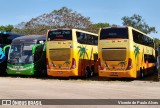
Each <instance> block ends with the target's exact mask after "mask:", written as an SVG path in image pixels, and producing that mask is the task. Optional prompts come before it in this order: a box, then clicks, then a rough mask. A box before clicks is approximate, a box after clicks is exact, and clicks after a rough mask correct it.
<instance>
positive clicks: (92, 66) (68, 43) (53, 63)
mask: <svg viewBox="0 0 160 108" xmlns="http://www.w3.org/2000/svg"><path fill="white" fill-rule="evenodd" d="M47 34H48V35H47V42H46V61H47V74H48V75H49V76H52V77H84V78H87V77H91V76H93V75H94V74H97V73H98V61H97V59H98V34H94V33H90V32H86V31H82V30H78V29H54V30H49V31H48V33H47Z"/></svg>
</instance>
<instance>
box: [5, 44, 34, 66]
mask: <svg viewBox="0 0 160 108" xmlns="http://www.w3.org/2000/svg"><path fill="white" fill-rule="evenodd" d="M33 45H34V44H33V43H23V44H12V45H11V49H10V52H9V57H8V62H10V63H16V64H22V63H23V64H28V63H32V62H33V54H32V47H33Z"/></svg>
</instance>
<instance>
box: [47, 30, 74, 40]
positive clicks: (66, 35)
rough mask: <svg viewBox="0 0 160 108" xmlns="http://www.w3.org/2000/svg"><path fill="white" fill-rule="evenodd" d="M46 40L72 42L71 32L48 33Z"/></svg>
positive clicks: (56, 31) (57, 31) (55, 31)
mask: <svg viewBox="0 0 160 108" xmlns="http://www.w3.org/2000/svg"><path fill="white" fill-rule="evenodd" d="M48 40H72V31H71V30H54V31H49V33H48Z"/></svg>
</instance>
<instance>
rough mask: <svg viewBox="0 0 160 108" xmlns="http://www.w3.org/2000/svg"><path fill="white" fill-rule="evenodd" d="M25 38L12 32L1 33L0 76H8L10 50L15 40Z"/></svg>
mask: <svg viewBox="0 0 160 108" xmlns="http://www.w3.org/2000/svg"><path fill="white" fill-rule="evenodd" d="M20 36H23V35H22V34H16V33H12V32H0V70H1V71H0V75H5V74H6V68H7V58H8V50H9V47H10V44H11V42H12V40H13V39H15V38H17V37H20Z"/></svg>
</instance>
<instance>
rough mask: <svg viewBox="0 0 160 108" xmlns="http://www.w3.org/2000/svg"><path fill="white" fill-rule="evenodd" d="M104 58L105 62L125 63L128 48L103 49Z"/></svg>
mask: <svg viewBox="0 0 160 108" xmlns="http://www.w3.org/2000/svg"><path fill="white" fill-rule="evenodd" d="M102 58H103V60H104V61H125V59H126V48H118V49H111V48H103V49H102Z"/></svg>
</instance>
